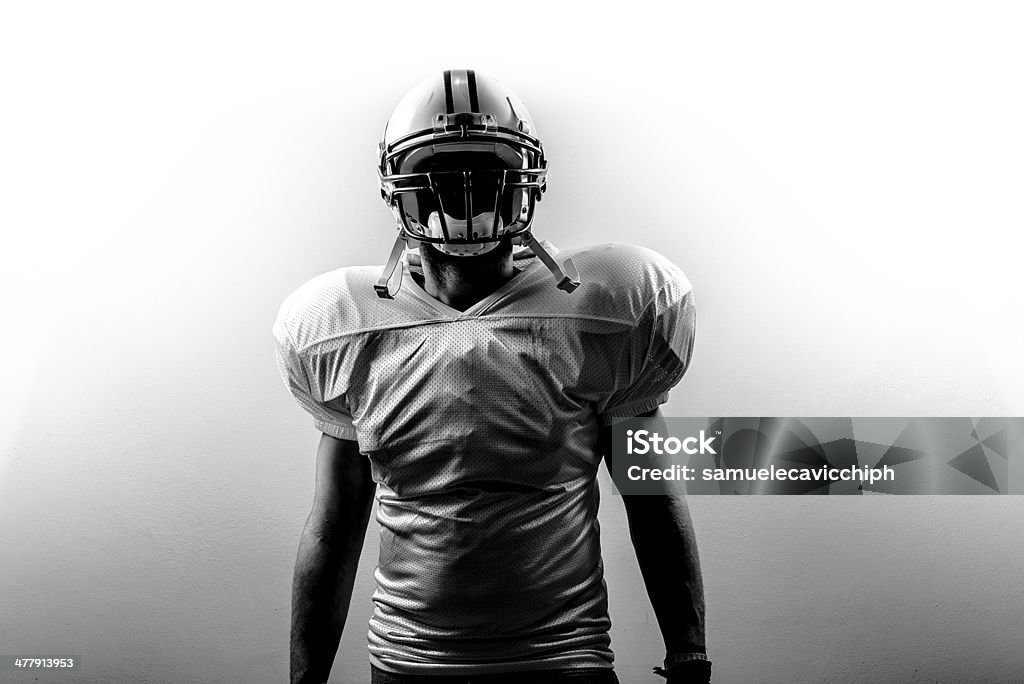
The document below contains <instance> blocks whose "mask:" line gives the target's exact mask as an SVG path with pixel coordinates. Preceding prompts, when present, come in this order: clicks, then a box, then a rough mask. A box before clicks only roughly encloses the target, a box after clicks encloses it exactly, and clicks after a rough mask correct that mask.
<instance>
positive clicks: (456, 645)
mask: <svg viewBox="0 0 1024 684" xmlns="http://www.w3.org/2000/svg"><path fill="white" fill-rule="evenodd" d="M552 251H554V250H552ZM566 256H571V257H572V259H573V261H574V262H575V264H576V266H577V267H578V269H579V272H580V274H581V278H582V281H583V282H582V284H581V285H580V287H579V288H578V289H577V290H576V291H575V292H573V293H571V294H568V293H566V292H563V291H561V290H558V289H557V288H556V287H555V283H554V282H553V281H552V278H551V274H550V273H549V272H548V270H547V269H546V268H545V267H544V265H543V264H542V263H541V262H540V260H539V259H538V258H536V257H535V256H533V255H532V253H530V252H529V251H523V252H519V253H517V254H516V259H515V264H516V267H517V270H518V271H519V272H518V273H517V274H516V275H515V276H514V277H513V278H512V279H511V280H509V281H508V282H507V283H505V284H504V285H503V286H502V287H500V288H499V289H498V290H496V291H495V292H494V293H492V294H491V295H489V296H488V297H486V298H485V299H483V300H482V301H480V302H479V303H477V304H475V305H474V306H472V307H470V308H469V309H467V310H466V311H458V310H455V309H453V308H451V307H449V306H447V305H445V304H443V303H441V302H439V301H438V300H436V299H434V298H433V297H431V296H430V295H428V294H427V293H426V292H425V291H424V290H423V289H422V288H421V287H420V286H419V285H418V284H417V282H416V281H415V280H414V279H413V278H412V277H410V276H409V275H408V274H407V275H406V277H405V278H404V279H403V282H402V286H401V289H400V290H399V291H398V293H397V294H396V296H395V298H394V300H390V301H389V300H383V299H380V298H378V297H377V296H376V294H375V293H374V290H373V284H374V282H375V281H376V280H377V278H378V276H379V275H380V267H379V266H373V267H347V268H341V269H338V270H335V271H331V272H329V273H326V274H324V275H321V276H319V277H317V278H314V279H313V280H311V281H310V282H308V283H306V284H305V285H303V286H302V287H300V288H299V289H298V290H297V291H296V292H295V293H293V294H292V295H291V296H290V297H288V299H287V300H286V301H285V302H284V304H283V305H282V307H281V311H280V314H279V315H278V319H277V322H276V323H275V325H274V334H275V336H276V338H277V342H278V360H279V363H280V367H281V372H282V374H283V376H284V378H285V382H286V384H287V386H288V389H289V391H290V392H291V393H292V394H293V395H294V397H295V398H296V399H297V400H298V402H299V404H300V405H302V407H303V408H304V409H306V411H308V412H309V413H310V414H312V416H313V418H314V425H315V426H316V428H317V429H318V430H320V431H322V432H324V433H326V434H328V435H332V436H334V437H337V438H339V439H349V440H357V441H358V443H359V448H360V451H361V452H362V453H363V454H364V455H365V456H366V457H367V458H369V459H370V463H371V467H372V472H373V478H374V480H375V481H376V482H377V483H378V489H377V500H378V503H379V505H378V512H377V520H378V522H379V523H380V528H381V538H380V557H379V561H378V567H377V570H376V573H375V577H376V580H377V589H376V591H375V593H374V596H373V601H374V606H375V608H374V614H373V617H372V619H371V620H370V630H369V646H370V660H371V662H372V663H373V664H374V665H376V666H377V667H379V668H382V669H384V670H389V671H392V672H398V673H405V674H444V673H451V674H455V673H466V674H470V673H487V672H496V671H504V670H517V669H518V670H529V669H548V668H561V667H611V663H612V653H611V650H610V648H609V637H608V629H609V626H610V622H609V619H608V611H607V596H606V591H605V584H604V579H603V566H602V562H601V551H600V540H599V529H598V522H597V509H598V486H597V472H598V467H599V465H600V462H601V455H600V454H598V453H597V452H596V449H595V446H596V441H597V436H598V425H599V424H600V423H604V424H607V423H609V422H610V421H611V419H612V418H614V417H620V416H632V415H636V414H639V413H643V412H646V411H650V410H653V409H654V408H656V407H657V406H658V405H660V404H661V403H663V402H664V401H665V400H666V399H667V397H668V391H669V390H670V389H671V388H672V387H673V386H674V385H675V384H676V383H677V382H679V380H680V378H681V377H682V376H683V373H684V372H685V371H686V368H687V365H688V364H689V361H690V354H691V351H692V348H693V338H694V324H695V308H694V302H693V295H692V292H691V288H690V283H689V282H688V281H687V279H686V277H685V276H684V275H683V273H682V271H680V270H679V269H678V268H677V267H676V266H675V265H673V264H672V263H671V262H669V261H668V260H667V259H665V258H664V257H662V256H660V255H659V254H657V253H655V252H653V251H651V250H649V249H646V248H641V247H634V246H627V245H612V244H608V245H600V246H597V247H590V248H585V249H579V250H566V251H563V252H562V253H561V254H560V255H559V259H560V260H561V259H562V258H564V257H566ZM409 268H412V269H413V270H416V268H417V267H416V266H411V267H409Z"/></svg>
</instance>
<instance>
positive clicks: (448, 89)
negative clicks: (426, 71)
mask: <svg viewBox="0 0 1024 684" xmlns="http://www.w3.org/2000/svg"><path fill="white" fill-rule="evenodd" d="M435 73H437V72H435ZM435 82H436V81H435ZM444 111H445V112H446V113H447V114H453V113H454V112H455V98H454V96H453V94H452V72H451V70H448V71H445V72H444Z"/></svg>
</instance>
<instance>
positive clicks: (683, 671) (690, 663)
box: [654, 653, 711, 684]
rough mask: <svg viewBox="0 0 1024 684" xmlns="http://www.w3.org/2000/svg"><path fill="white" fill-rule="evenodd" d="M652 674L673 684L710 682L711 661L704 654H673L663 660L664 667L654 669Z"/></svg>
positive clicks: (668, 683)
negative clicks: (678, 683) (676, 683)
mask: <svg viewBox="0 0 1024 684" xmlns="http://www.w3.org/2000/svg"><path fill="white" fill-rule="evenodd" d="M654 673H655V674H657V675H660V676H662V677H664V678H665V679H667V680H668V682H667V684H672V683H673V682H687V684H699V683H702V682H707V683H710V682H711V661H710V660H708V657H707V655H706V654H704V653H674V654H672V655H670V656H669V657H667V658H665V667H664V668H661V667H656V668H654Z"/></svg>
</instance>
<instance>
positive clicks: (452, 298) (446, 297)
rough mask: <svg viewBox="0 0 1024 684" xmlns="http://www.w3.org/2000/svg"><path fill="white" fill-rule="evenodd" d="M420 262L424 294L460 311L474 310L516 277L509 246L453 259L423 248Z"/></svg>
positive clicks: (453, 257)
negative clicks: (475, 306)
mask: <svg viewBox="0 0 1024 684" xmlns="http://www.w3.org/2000/svg"><path fill="white" fill-rule="evenodd" d="M420 258H421V260H422V262H423V289H424V291H425V292H426V293H427V294H429V295H430V296H431V297H433V298H434V299H436V300H438V301H440V302H443V303H444V304H446V305H448V306H450V307H452V308H453V309H455V310H457V311H465V310H466V309H468V308H469V307H471V306H473V305H474V304H476V303H477V302H479V301H480V300H482V299H483V298H484V297H486V296H487V295H489V294H491V293H492V292H494V291H495V290H497V289H498V288H499V287H501V286H502V285H504V284H505V283H507V282H508V281H509V280H511V279H512V278H513V277H514V276H515V274H516V270H515V267H514V266H513V265H512V246H511V245H510V244H509V245H505V244H502V245H499V246H498V247H497V248H495V249H493V250H491V251H490V252H488V253H486V254H482V255H480V256H472V257H458V256H451V255H448V254H444V253H442V252H439V251H437V250H435V249H431V248H428V247H424V248H421V249H420Z"/></svg>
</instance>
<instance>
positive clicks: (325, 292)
mask: <svg viewBox="0 0 1024 684" xmlns="http://www.w3.org/2000/svg"><path fill="white" fill-rule="evenodd" d="M379 275H380V267H379V266H345V267H342V268H338V269H335V270H333V271H328V272H327V273H323V274H321V275H318V276H316V277H314V278H311V279H310V280H308V281H306V282H305V283H303V284H302V285H300V286H299V287H298V288H296V289H295V291H293V292H292V293H291V294H290V295H288V296H287V297H286V298H285V300H284V302H283V303H282V304H281V307H280V309H279V311H278V314H277V320H276V321H275V322H274V334H275V335H276V336H277V337H278V338H279V339H284V338H285V336H287V337H288V338H290V341H291V343H292V344H294V345H295V347H296V349H304V348H306V347H309V346H311V345H315V344H317V343H318V342H322V341H325V340H329V339H333V338H337V337H338V336H342V335H345V334H347V333H351V332H354V331H357V330H362V329H367V328H373V327H376V326H378V325H380V323H381V321H380V318H381V313H382V309H381V307H380V306H379V304H378V302H377V301H374V300H376V299H377V297H376V296H374V291H373V283H374V282H376V280H377V277H378V276H379Z"/></svg>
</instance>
